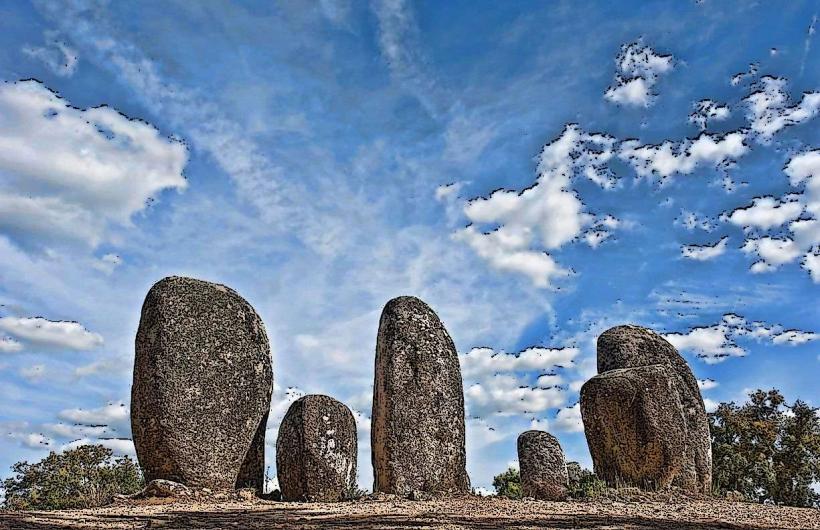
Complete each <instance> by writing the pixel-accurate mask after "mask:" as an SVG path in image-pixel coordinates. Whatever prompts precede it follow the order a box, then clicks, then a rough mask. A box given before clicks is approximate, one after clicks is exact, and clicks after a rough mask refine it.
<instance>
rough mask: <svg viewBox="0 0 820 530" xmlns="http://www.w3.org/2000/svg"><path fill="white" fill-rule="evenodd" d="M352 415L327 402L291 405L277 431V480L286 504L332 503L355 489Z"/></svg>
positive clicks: (314, 398) (316, 398)
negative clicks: (304, 502) (290, 502)
mask: <svg viewBox="0 0 820 530" xmlns="http://www.w3.org/2000/svg"><path fill="white" fill-rule="evenodd" d="M356 456H357V435H356V421H355V420H354V419H353V414H352V413H351V412H350V409H348V408H347V407H346V406H345V405H344V404H343V403H340V402H338V401H336V400H335V399H333V398H331V397H328V396H320V395H308V396H304V397H302V398H299V399H298V400H296V401H294V402H293V403H292V404H291V406H290V408H289V409H288V411H287V413H286V414H285V417H284V419H283V420H282V424H281V426H280V427H279V437H278V438H277V440H276V475H277V479H278V480H279V487H280V488H281V489H282V497H283V498H284V500H286V501H316V502H336V501H340V500H344V499H346V498H347V497H348V495H349V494H350V493H351V492H352V491H353V490H354V488H355V486H356Z"/></svg>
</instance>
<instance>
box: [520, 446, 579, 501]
mask: <svg viewBox="0 0 820 530" xmlns="http://www.w3.org/2000/svg"><path fill="white" fill-rule="evenodd" d="M518 465H519V469H520V473H521V493H522V495H523V496H524V497H532V498H534V499H539V500H545V501H558V500H561V499H564V498H566V496H567V482H568V477H567V465H566V462H565V460H564V451H562V450H561V444H559V443H558V440H557V439H556V438H555V436H553V435H551V434H549V433H546V432H544V431H526V432H523V433H521V434H520V435H519V436H518Z"/></svg>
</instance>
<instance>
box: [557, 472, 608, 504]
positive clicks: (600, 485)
mask: <svg viewBox="0 0 820 530" xmlns="http://www.w3.org/2000/svg"><path fill="white" fill-rule="evenodd" d="M605 490H606V482H604V481H603V480H601V479H599V478H598V475H596V474H595V473H593V472H592V471H590V470H588V469H581V470H580V471H579V472H578V473H577V475H576V476H571V477H570V480H569V485H568V487H567V492H568V494H569V496H570V497H572V498H573V499H591V498H593V497H597V496H598V495H600V494H601V493H602V492H604V491H605Z"/></svg>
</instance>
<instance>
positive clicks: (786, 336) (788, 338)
mask: <svg viewBox="0 0 820 530" xmlns="http://www.w3.org/2000/svg"><path fill="white" fill-rule="evenodd" d="M818 338H820V335H818V334H817V333H812V332H808V331H800V330H798V329H789V330H786V331H784V332H783V333H780V334H778V335H775V336H774V338H772V342H773V343H775V344H789V345H791V346H796V345H798V344H805V343H807V342H811V341H814V340H817V339H818Z"/></svg>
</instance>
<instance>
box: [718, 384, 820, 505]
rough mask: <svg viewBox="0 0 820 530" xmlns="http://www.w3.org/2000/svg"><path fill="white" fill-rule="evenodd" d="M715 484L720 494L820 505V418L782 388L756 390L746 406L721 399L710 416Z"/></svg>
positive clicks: (760, 500) (759, 500)
mask: <svg viewBox="0 0 820 530" xmlns="http://www.w3.org/2000/svg"><path fill="white" fill-rule="evenodd" d="M709 429H710V432H711V437H712V484H713V489H714V492H715V493H716V494H719V495H725V494H726V492H732V491H736V492H740V493H741V494H742V495H743V496H744V497H746V498H747V499H749V500H753V501H757V502H763V501H764V500H771V501H773V502H776V503H778V504H786V505H789V506H817V505H818V504H820V494H818V493H817V492H816V491H814V490H813V489H812V484H813V483H814V482H816V481H818V480H820V417H818V415H817V409H816V408H812V407H810V406H809V405H808V404H806V403H804V402H802V401H800V400H797V401H795V402H794V404H793V405H791V406H789V405H787V404H786V400H785V398H784V397H783V396H782V395H781V394H780V392H779V391H777V390H774V389H773V390H769V391H768V392H764V391H763V390H757V391H755V392H752V393H751V394H749V401H748V402H747V403H745V404H743V405H742V406H738V405H735V404H734V403H733V402H732V403H721V404H720V405H719V406H718V408H717V410H716V411H715V412H713V413H711V414H709Z"/></svg>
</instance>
